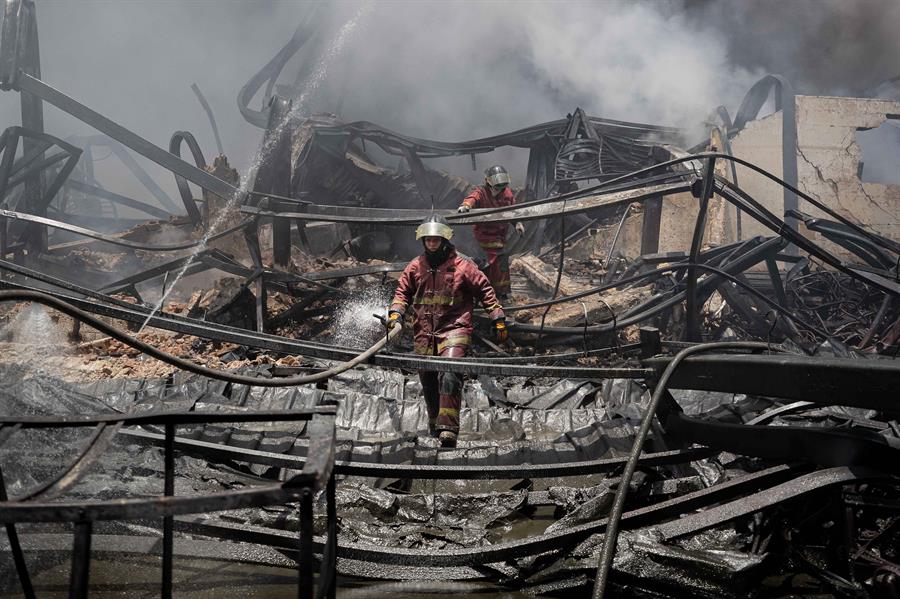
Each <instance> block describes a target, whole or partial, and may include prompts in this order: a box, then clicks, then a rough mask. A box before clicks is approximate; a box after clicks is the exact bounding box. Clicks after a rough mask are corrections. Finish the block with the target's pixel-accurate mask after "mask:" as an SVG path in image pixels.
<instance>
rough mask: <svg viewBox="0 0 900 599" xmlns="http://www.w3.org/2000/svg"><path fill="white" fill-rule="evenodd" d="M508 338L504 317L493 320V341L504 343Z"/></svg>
mask: <svg viewBox="0 0 900 599" xmlns="http://www.w3.org/2000/svg"><path fill="white" fill-rule="evenodd" d="M507 339H509V331H508V330H507V329H506V319H504V318H498V319H497V320H495V321H494V341H496V342H497V343H506V340H507Z"/></svg>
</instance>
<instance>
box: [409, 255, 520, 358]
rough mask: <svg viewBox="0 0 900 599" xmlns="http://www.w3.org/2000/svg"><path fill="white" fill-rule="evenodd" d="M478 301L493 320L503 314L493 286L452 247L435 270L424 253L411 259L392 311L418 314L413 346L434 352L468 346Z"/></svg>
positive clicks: (420, 351) (430, 352) (427, 352)
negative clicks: (473, 313) (475, 303)
mask: <svg viewBox="0 0 900 599" xmlns="http://www.w3.org/2000/svg"><path fill="white" fill-rule="evenodd" d="M475 300H478V301H479V302H480V303H481V305H482V306H484V309H485V310H486V311H487V312H488V314H489V315H490V317H491V319H492V320H493V319H497V318H501V317H503V308H502V307H501V306H500V302H499V301H498V300H497V295H496V294H495V293H494V288H493V287H491V283H490V281H488V278H487V277H486V276H485V275H484V273H483V272H481V271H480V270H478V267H477V266H476V265H475V263H474V262H473V261H472V260H471V259H470V258H468V257H463V256H460V255H459V254H457V253H456V250H451V251H450V254H449V256H448V257H447V260H445V261H444V263H443V264H441V265H440V266H439V267H438V268H436V269H433V268H431V266H429V264H428V260H427V259H426V258H425V256H424V255H422V256H419V257H418V258H416V259H414V260H413V261H412V262H410V263H409V264H408V265H407V266H406V268H405V269H404V270H403V274H401V275H400V282H399V284H398V285H397V291H396V293H394V299H393V300H392V301H391V311H396V312H400V313H401V314H402V313H404V312H405V311H406V308H407V307H408V306H410V305H412V307H413V311H414V312H415V315H416V321H415V324H414V325H413V346H414V349H415V351H416V352H417V353H421V354H429V355H431V354H434V353H436V352H437V353H439V352H440V350H441V349H443V348H446V347H450V346H454V345H469V344H470V343H471V335H472V309H473V308H474V301H475Z"/></svg>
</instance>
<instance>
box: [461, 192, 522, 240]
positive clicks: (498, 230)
mask: <svg viewBox="0 0 900 599" xmlns="http://www.w3.org/2000/svg"><path fill="white" fill-rule="evenodd" d="M515 202H516V196H515V195H513V192H512V190H511V189H510V188H509V187H507V188H505V189H504V190H503V192H502V193H501V194H500V195H499V197H494V196H492V195H491V192H490V191H488V190H487V189H485V187H484V185H479V186H478V187H476V188H475V189H473V190H472V193H470V194H469V195H467V196H466V198H465V199H464V200H463V201H462V203H463V204H465V205H466V206H468V207H469V208H498V207H500V206H512V205H513V204H514V203H515ZM473 230H474V233H475V239H476V240H477V241H478V243H479V244H481V247H483V248H485V249H494V248H502V247H503V246H504V245H505V244H506V234H507V232H508V231H509V224H507V223H476V224H475V225H473Z"/></svg>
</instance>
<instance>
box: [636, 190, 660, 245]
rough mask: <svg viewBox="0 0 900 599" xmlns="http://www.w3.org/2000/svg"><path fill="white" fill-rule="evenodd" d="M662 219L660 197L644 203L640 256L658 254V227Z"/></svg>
mask: <svg viewBox="0 0 900 599" xmlns="http://www.w3.org/2000/svg"><path fill="white" fill-rule="evenodd" d="M661 219H662V197H661V196H656V197H653V198H650V199H648V200H646V201H645V202H644V222H643V224H642V226H641V256H646V255H647V254H655V253H657V252H659V225H660V221H661Z"/></svg>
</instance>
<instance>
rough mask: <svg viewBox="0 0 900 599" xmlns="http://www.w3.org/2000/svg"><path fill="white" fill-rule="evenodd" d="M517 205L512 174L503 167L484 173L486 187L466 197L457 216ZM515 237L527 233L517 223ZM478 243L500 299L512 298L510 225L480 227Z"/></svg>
mask: <svg viewBox="0 0 900 599" xmlns="http://www.w3.org/2000/svg"><path fill="white" fill-rule="evenodd" d="M515 201H516V198H515V196H514V195H513V192H512V190H511V189H510V188H509V173H507V172H506V169H505V168H503V167H502V166H499V165H497V166H492V167H491V168H489V169H487V170H486V171H484V185H483V186H479V187H476V188H475V189H474V190H472V193H470V194H469V195H467V196H466V198H465V199H464V200H463V202H462V205H460V207H459V208H458V209H457V212H460V213H463V212H468V211H469V210H471V209H472V208H497V207H500V206H512V205H513V204H514V203H515ZM515 227H516V233H518V234H519V235H522V234H524V233H525V226H524V225H523V224H522V223H516V225H515ZM473 229H474V232H475V240H476V241H477V242H478V244H479V245H481V249H483V250H484V253H485V254H487V266H486V267H485V273H486V274H487V276H488V278H489V279H490V280H491V285H493V286H494V289H495V290H496V291H497V295H498V296H499V297H500V298H501V299H505V298H506V297H507V296H508V295H509V256H507V254H506V252H504V251H503V249H504V248H505V247H506V234H507V232H508V231H509V225H508V224H507V223H477V224H476V225H475V226H474V227H473Z"/></svg>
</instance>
